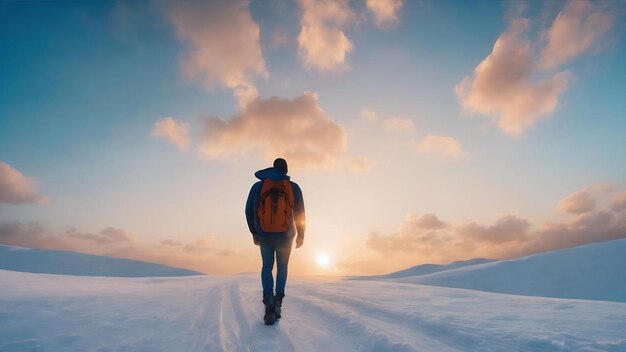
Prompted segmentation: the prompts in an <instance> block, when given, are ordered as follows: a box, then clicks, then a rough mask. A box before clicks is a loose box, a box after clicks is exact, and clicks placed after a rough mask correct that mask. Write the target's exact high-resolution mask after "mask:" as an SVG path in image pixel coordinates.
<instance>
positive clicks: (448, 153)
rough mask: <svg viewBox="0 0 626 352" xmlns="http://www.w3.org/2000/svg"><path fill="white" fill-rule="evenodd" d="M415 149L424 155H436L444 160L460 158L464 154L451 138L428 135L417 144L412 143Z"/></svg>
mask: <svg viewBox="0 0 626 352" xmlns="http://www.w3.org/2000/svg"><path fill="white" fill-rule="evenodd" d="M414 146H415V149H416V150H417V151H418V152H420V153H424V154H433V155H438V156H441V157H444V158H452V159H456V158H460V157H462V156H463V155H466V153H465V152H464V151H463V150H462V149H461V144H460V143H459V142H458V141H457V140H456V139H454V138H453V137H448V136H439V135H435V134H429V135H427V136H426V137H424V139H423V140H422V141H421V142H419V143H414Z"/></svg>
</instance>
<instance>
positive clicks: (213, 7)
mask: <svg viewBox="0 0 626 352" xmlns="http://www.w3.org/2000/svg"><path fill="white" fill-rule="evenodd" d="M169 5H170V8H169V19H170V21H171V22H172V24H173V25H174V28H175V29H176V35H177V37H178V38H179V39H180V40H181V41H182V42H183V43H184V44H186V45H187V48H188V49H187V52H186V53H185V56H184V58H183V62H182V71H183V74H184V76H185V77H186V78H187V79H189V80H190V81H195V82H199V83H201V84H202V85H204V86H205V87H206V88H208V89H213V88H215V87H226V88H229V89H231V90H233V93H234V95H235V96H236V98H237V99H238V101H239V104H240V106H245V105H246V104H248V103H249V102H250V101H252V100H254V99H255V98H256V97H257V96H258V91H257V89H256V87H255V85H254V84H253V78H254V76H256V75H265V76H267V71H266V69H265V61H264V59H263V54H262V51H261V44H260V40H259V33H260V30H259V26H258V24H257V23H256V22H254V20H253V19H252V16H251V14H250V10H249V8H248V1H246V0H228V1H227V0H218V1H173V2H171V3H169Z"/></svg>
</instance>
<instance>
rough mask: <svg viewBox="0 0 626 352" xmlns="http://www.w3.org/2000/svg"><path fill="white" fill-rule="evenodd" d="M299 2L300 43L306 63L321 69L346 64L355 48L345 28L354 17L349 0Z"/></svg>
mask: <svg viewBox="0 0 626 352" xmlns="http://www.w3.org/2000/svg"><path fill="white" fill-rule="evenodd" d="M300 5H301V7H302V17H301V18H300V24H301V29H300V34H299V35H298V46H299V54H300V57H301V58H302V60H303V61H304V66H305V67H306V68H309V69H316V70H319V71H333V70H338V69H343V68H346V67H347V61H346V59H347V58H346V57H347V54H348V53H349V52H350V51H352V48H353V45H352V43H351V42H350V40H349V39H348V37H346V34H345V32H344V28H345V26H346V25H348V24H349V23H350V22H351V21H352V20H353V18H354V13H353V12H352V10H351V9H350V4H349V1H348V0H300Z"/></svg>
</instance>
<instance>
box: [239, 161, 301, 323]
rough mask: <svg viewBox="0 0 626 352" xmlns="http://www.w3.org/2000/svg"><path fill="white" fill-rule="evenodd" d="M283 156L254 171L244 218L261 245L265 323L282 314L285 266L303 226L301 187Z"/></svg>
mask: <svg viewBox="0 0 626 352" xmlns="http://www.w3.org/2000/svg"><path fill="white" fill-rule="evenodd" d="M287 171H288V170H287V162H286V161H285V159H281V158H278V159H276V160H274V167H270V168H267V169H263V170H259V171H257V172H256V173H255V174H254V176H256V177H257V178H258V179H259V180H261V181H258V182H256V183H255V184H254V185H253V186H252V189H250V194H249V195H248V200H247V202H246V220H247V221H248V228H249V229H250V233H252V239H253V241H254V244H256V245H257V246H260V247H261V259H262V260H263V268H262V269H261V283H262V285H263V303H264V304H265V316H264V317H263V320H264V321H265V325H273V324H274V322H275V321H276V319H280V317H281V307H282V304H283V298H284V297H285V284H286V282H287V266H288V264H289V255H290V254H291V247H292V244H293V238H294V236H295V235H296V232H297V238H296V248H300V247H301V246H302V244H303V243H304V230H305V227H306V221H305V214H304V200H303V199H302V190H300V187H299V186H298V185H297V184H296V183H295V182H292V181H290V180H289V176H287ZM274 258H276V295H274V277H273V276H272V270H273V268H274Z"/></svg>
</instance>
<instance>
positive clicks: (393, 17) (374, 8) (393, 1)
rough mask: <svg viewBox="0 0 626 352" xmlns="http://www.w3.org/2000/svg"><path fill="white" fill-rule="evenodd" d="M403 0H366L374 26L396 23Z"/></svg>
mask: <svg viewBox="0 0 626 352" xmlns="http://www.w3.org/2000/svg"><path fill="white" fill-rule="evenodd" d="M403 2H404V1H403V0H367V1H366V2H365V3H366V5H367V9H368V10H369V11H370V12H371V13H372V14H373V15H374V20H375V21H376V25H377V26H378V27H381V26H383V25H385V24H388V25H393V24H396V23H398V12H400V9H401V8H402V3H403Z"/></svg>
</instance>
